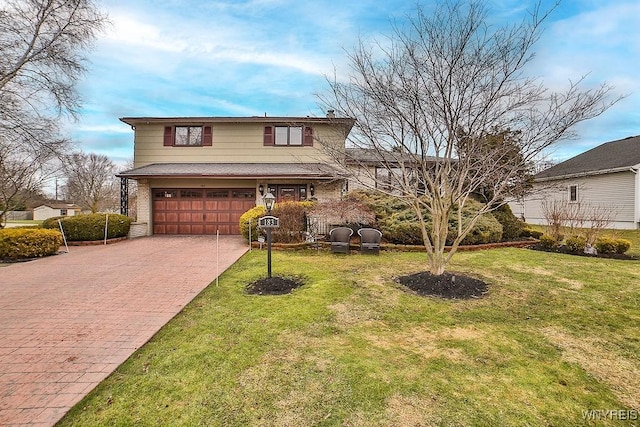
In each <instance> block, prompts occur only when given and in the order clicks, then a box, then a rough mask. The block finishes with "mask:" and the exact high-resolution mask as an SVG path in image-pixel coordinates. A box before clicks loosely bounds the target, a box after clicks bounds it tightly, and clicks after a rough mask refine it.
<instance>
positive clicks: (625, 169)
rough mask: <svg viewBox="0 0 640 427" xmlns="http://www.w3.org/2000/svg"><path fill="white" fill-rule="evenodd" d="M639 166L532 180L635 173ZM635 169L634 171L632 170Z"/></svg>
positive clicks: (540, 180)
mask: <svg viewBox="0 0 640 427" xmlns="http://www.w3.org/2000/svg"><path fill="white" fill-rule="evenodd" d="M638 166H640V165H636V166H631V167H629V166H623V167H619V168H612V169H602V170H599V171H588V172H577V173H570V174H566V175H556V176H549V177H543V178H534V179H533V180H534V182H546V181H558V180H561V179H570V178H581V177H584V176H595V175H604V174H607V173H616V172H628V171H631V172H634V173H636V172H637V168H638ZM634 168H636V169H634Z"/></svg>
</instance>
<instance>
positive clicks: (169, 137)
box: [164, 126, 173, 147]
mask: <svg viewBox="0 0 640 427" xmlns="http://www.w3.org/2000/svg"><path fill="white" fill-rule="evenodd" d="M172 145H173V126H165V127H164V146H165V147H171V146H172Z"/></svg>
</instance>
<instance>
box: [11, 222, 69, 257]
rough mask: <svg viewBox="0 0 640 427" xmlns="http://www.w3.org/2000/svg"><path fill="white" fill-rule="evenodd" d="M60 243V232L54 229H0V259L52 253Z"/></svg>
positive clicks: (41, 255)
mask: <svg viewBox="0 0 640 427" xmlns="http://www.w3.org/2000/svg"><path fill="white" fill-rule="evenodd" d="M60 245H62V234H60V232H59V231H56V230H44V229H42V228H38V229H15V228H8V229H4V230H0V259H25V258H37V257H43V256H48V255H54V254H55V253H56V252H58V249H60Z"/></svg>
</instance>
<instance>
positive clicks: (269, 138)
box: [264, 126, 273, 145]
mask: <svg viewBox="0 0 640 427" xmlns="http://www.w3.org/2000/svg"><path fill="white" fill-rule="evenodd" d="M264 145H273V126H265V127H264Z"/></svg>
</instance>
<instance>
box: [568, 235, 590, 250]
mask: <svg viewBox="0 0 640 427" xmlns="http://www.w3.org/2000/svg"><path fill="white" fill-rule="evenodd" d="M564 244H565V246H566V247H567V249H569V250H570V251H571V252H584V248H585V246H587V239H585V238H584V237H582V236H572V237H569V238H568V239H566V240H565V241H564Z"/></svg>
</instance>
